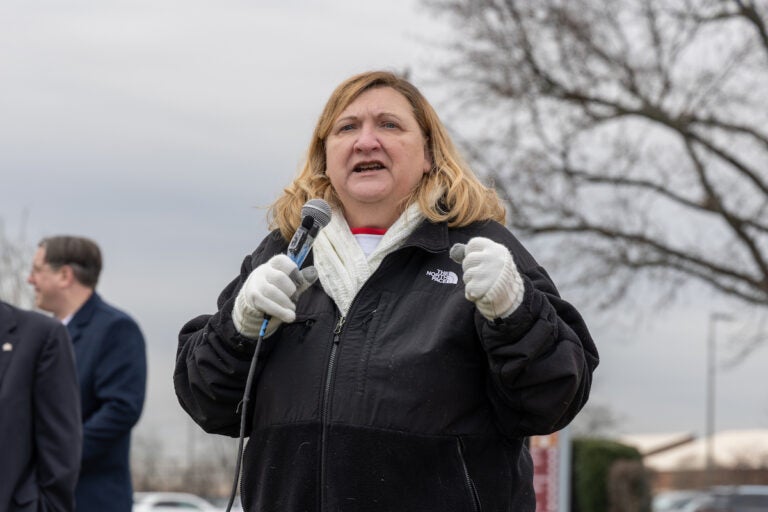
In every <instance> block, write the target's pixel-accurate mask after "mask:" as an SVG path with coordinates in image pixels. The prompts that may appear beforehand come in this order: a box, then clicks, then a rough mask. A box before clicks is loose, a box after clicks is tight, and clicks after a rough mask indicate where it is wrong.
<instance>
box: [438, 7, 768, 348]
mask: <svg viewBox="0 0 768 512" xmlns="http://www.w3.org/2000/svg"><path fill="white" fill-rule="evenodd" d="M427 3H428V4H429V5H431V6H432V7H434V8H435V11H436V12H439V13H441V14H445V15H447V16H448V17H449V18H450V19H451V20H453V21H455V22H456V27H457V29H459V30H457V31H456V33H457V41H456V44H455V46H454V47H453V52H454V53H453V55H454V56H455V60H453V61H451V62H448V63H447V64H446V65H445V66H443V67H441V68H440V73H441V75H440V76H441V79H442V82H443V83H449V84H453V85H454V90H455V91H456V92H457V93H456V94H455V95H454V98H460V102H461V108H462V109H466V110H471V111H472V112H473V121H474V122H473V124H472V127H471V128H469V129H466V130H465V131H463V133H464V136H463V138H462V139H463V143H462V147H463V148H465V149H466V150H467V151H468V153H469V156H470V159H471V161H472V162H473V164H474V166H475V168H476V169H478V170H479V171H480V172H481V174H484V175H485V176H486V177H489V178H491V179H492V181H493V182H494V184H495V185H496V187H497V189H498V190H499V191H500V193H501V194H502V196H503V198H504V199H505V201H506V202H507V204H508V205H509V222H510V224H511V226H512V227H513V228H514V229H515V230H518V231H519V232H521V233H523V234H525V235H526V236H529V237H531V238H532V239H538V238H542V240H544V239H546V240H562V242H559V241H558V242H557V244H556V247H557V250H553V253H552V257H553V258H555V260H556V261H562V265H563V266H564V267H565V266H567V268H568V274H569V275H572V282H576V283H589V282H590V279H591V280H592V281H593V282H594V280H595V278H596V277H599V276H597V275H596V274H598V273H600V272H602V274H603V275H604V276H606V278H604V279H602V280H601V291H602V292H603V293H605V295H606V296H610V297H615V298H622V297H626V296H627V294H629V293H631V291H630V290H631V289H632V282H633V281H634V282H636V281H637V280H638V279H639V278H643V277H645V278H647V279H650V280H651V281H652V282H654V283H656V284H657V285H658V288H659V290H662V289H664V288H667V289H674V288H676V287H678V286H679V285H680V283H684V282H692V281H693V282H700V283H704V284H706V285H708V286H710V287H712V289H713V290H716V291H717V292H718V293H720V294H721V295H722V296H724V297H730V298H733V299H736V300H738V301H742V302H743V303H744V304H745V305H748V304H754V305H759V306H762V307H765V306H768V254H767V253H766V251H768V132H766V128H765V127H766V126H768V95H766V94H765V92H764V91H766V90H768V35H767V32H766V25H767V24H768V23H767V21H768V18H766V16H767V13H766V11H767V10H768V4H766V3H765V2H764V1H763V0H761V1H755V0H717V1H714V0H663V1H662V0H612V1H611V2H608V1H607V0H569V1H567V2H565V1H563V0H430V1H428V2H427ZM478 119H479V120H478ZM482 120H485V121H486V127H485V129H483V128H482ZM455 128H457V129H456V131H458V132H462V127H461V123H459V124H458V125H457V126H455ZM575 272H577V273H578V274H575ZM603 282H608V283H610V286H611V289H609V290H606V289H605V288H606V287H605V286H602V284H603ZM586 286H589V285H588V284H587V285H586ZM660 293H663V292H660ZM764 338H765V336H763V337H760V336H758V337H757V338H756V339H764Z"/></svg>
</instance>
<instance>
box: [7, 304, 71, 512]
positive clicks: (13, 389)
mask: <svg viewBox="0 0 768 512" xmlns="http://www.w3.org/2000/svg"><path fill="white" fill-rule="evenodd" d="M0 410H2V411H3V413H2V414H0V447H1V448H0V449H2V451H3V464H2V465H0V509H2V510H4V511H8V512H16V511H19V512H21V511H26V510H30V507H31V509H33V510H46V511H51V512H71V511H73V510H74V496H75V485H76V483H77V475H78V471H79V467H80V447H81V445H82V427H81V423H80V421H81V420H80V398H79V390H78V383H77V374H76V370H75V362H74V354H73V352H72V346H71V343H70V340H69V336H68V335H67V331H66V329H65V328H64V326H63V325H62V324H61V322H58V321H57V320H55V319H52V318H49V317H47V316H44V315H41V314H40V313H37V312H33V311H26V310H22V309H19V308H16V307H14V306H11V305H10V304H7V303H4V302H2V301H0Z"/></svg>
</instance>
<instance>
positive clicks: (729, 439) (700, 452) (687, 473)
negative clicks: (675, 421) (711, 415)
mask: <svg viewBox="0 0 768 512" xmlns="http://www.w3.org/2000/svg"><path fill="white" fill-rule="evenodd" d="M619 440H620V441H621V442H622V443H625V444H628V445H630V446H634V447H635V448H637V449H638V451H640V453H642V454H643V463H644V464H645V467H646V468H647V469H648V470H650V471H651V472H652V474H653V481H652V486H653V490H654V491H656V492H658V491H661V490H668V489H698V488H703V487H708V486H710V485H730V484H768V429H751V430H726V431H722V432H718V433H717V434H715V435H714V436H713V438H712V439H711V440H709V439H707V438H704V437H699V438H697V437H696V436H694V435H692V434H690V433H679V432H678V433H667V434H640V435H626V436H622V437H620V439H619ZM710 450H711V459H712V467H711V468H710V467H708V464H707V462H708V460H707V459H708V453H710Z"/></svg>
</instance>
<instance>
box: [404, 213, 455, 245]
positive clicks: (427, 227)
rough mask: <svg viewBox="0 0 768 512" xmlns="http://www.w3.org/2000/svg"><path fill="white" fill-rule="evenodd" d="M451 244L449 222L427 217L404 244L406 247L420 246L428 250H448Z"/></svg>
mask: <svg viewBox="0 0 768 512" xmlns="http://www.w3.org/2000/svg"><path fill="white" fill-rule="evenodd" d="M449 246H450V239H449V238H448V224H447V223H446V222H438V223H434V222H431V221H429V220H426V219H425V220H424V221H423V222H422V223H421V225H419V226H418V227H417V228H416V229H415V230H413V233H411V236H409V237H408V238H407V239H406V241H405V244H404V247H418V248H421V249H424V250H425V251H428V252H441V251H447V250H448V249H449Z"/></svg>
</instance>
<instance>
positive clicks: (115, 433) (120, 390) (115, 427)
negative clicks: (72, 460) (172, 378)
mask: <svg viewBox="0 0 768 512" xmlns="http://www.w3.org/2000/svg"><path fill="white" fill-rule="evenodd" d="M67 328H68V329H69V335H70V337H71V338H72V343H73V345H74V348H75V361H76V363H77V374H78V377H79V379H80V398H81V403H82V407H83V456H82V463H81V469H80V479H79V480H78V482H77V490H76V493H75V502H76V504H77V512H104V511H107V510H108V511H109V512H130V511H131V508H132V506H133V505H132V504H133V492H132V489H133V488H132V485H131V471H130V460H129V453H130V444H131V429H132V428H133V426H134V425H135V424H136V422H137V421H138V420H139V416H141V409H142V407H143V405H144V393H145V386H146V380H147V362H146V350H145V346H144V336H143V335H142V333H141V330H140V329H139V326H138V325H136V322H134V321H133V320H132V319H131V318H130V317H129V316H128V315H127V314H125V313H124V312H122V311H120V310H118V309H116V308H114V307H112V306H110V305H109V304H107V303H106V302H104V301H103V300H102V299H101V297H99V295H98V294H96V293H93V295H91V297H90V298H89V299H88V300H87V301H86V302H85V304H83V305H82V306H81V307H80V309H79V310H78V311H77V312H76V313H75V315H74V316H73V317H72V319H71V320H70V321H69V323H67Z"/></svg>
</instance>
